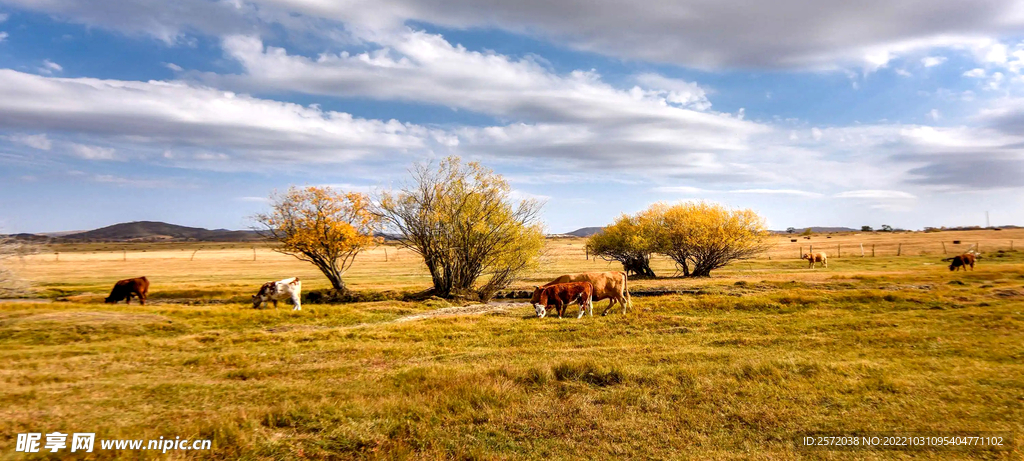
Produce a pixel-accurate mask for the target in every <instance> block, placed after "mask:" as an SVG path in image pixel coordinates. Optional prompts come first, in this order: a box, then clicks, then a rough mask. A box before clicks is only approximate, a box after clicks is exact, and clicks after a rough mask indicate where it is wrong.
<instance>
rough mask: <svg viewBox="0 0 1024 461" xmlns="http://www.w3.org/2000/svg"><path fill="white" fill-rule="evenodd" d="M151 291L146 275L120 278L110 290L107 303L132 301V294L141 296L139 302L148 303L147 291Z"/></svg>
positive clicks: (127, 302) (129, 302) (128, 302)
mask: <svg viewBox="0 0 1024 461" xmlns="http://www.w3.org/2000/svg"><path fill="white" fill-rule="evenodd" d="M148 292H149V280H147V279H146V278H145V277H138V278H134V279H124V280H119V281H118V282H117V283H115V284H114V289H113V290H110V296H107V299H105V300H104V302H106V303H110V304H113V303H116V302H118V301H120V300H122V299H123V300H124V301H125V303H126V304H131V303H132V294H134V295H136V296H138V297H139V304H142V305H143V306H145V305H146V293H148Z"/></svg>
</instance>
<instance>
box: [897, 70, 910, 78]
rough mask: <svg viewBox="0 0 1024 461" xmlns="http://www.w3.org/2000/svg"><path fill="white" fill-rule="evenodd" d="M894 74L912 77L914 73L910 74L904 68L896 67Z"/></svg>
mask: <svg viewBox="0 0 1024 461" xmlns="http://www.w3.org/2000/svg"><path fill="white" fill-rule="evenodd" d="M896 75H899V76H901V77H913V76H914V74H911V73H910V72H909V71H907V70H906V69H896Z"/></svg>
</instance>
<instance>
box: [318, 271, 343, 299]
mask: <svg viewBox="0 0 1024 461" xmlns="http://www.w3.org/2000/svg"><path fill="white" fill-rule="evenodd" d="M324 275H326V276H327V280H329V281H330V282H331V288H333V289H334V291H336V292H338V294H345V293H346V292H348V287H346V286H345V281H344V280H342V279H341V274H339V273H338V272H337V271H333V272H332V273H327V272H326V271H325V273H324Z"/></svg>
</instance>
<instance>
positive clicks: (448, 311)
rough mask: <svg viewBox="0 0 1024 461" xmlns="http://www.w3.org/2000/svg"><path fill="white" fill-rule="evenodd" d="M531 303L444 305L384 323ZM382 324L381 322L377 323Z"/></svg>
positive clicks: (488, 310)
mask: <svg viewBox="0 0 1024 461" xmlns="http://www.w3.org/2000/svg"><path fill="white" fill-rule="evenodd" d="M529 305H530V303H488V304H471V305H469V306H456V307H444V308H441V309H435V310H432V311H427V312H420V313H418V314H413V315H407V316H405V317H399V318H397V319H395V320H392V321H390V322H384V323H402V322H413V321H416V320H423V319H429V318H435V317H455V316H460V315H480V314H487V313H491V312H504V311H507V310H509V309H514V308H517V307H526V306H529ZM377 325H380V324H377Z"/></svg>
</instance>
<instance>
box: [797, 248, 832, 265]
mask: <svg viewBox="0 0 1024 461" xmlns="http://www.w3.org/2000/svg"><path fill="white" fill-rule="evenodd" d="M800 259H806V260H807V261H808V262H809V263H810V265H809V266H808V268H809V269H814V263H821V265H822V266H825V267H828V255H826V254H825V252H824V251H822V252H820V253H804V255H803V256H801V257H800Z"/></svg>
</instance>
